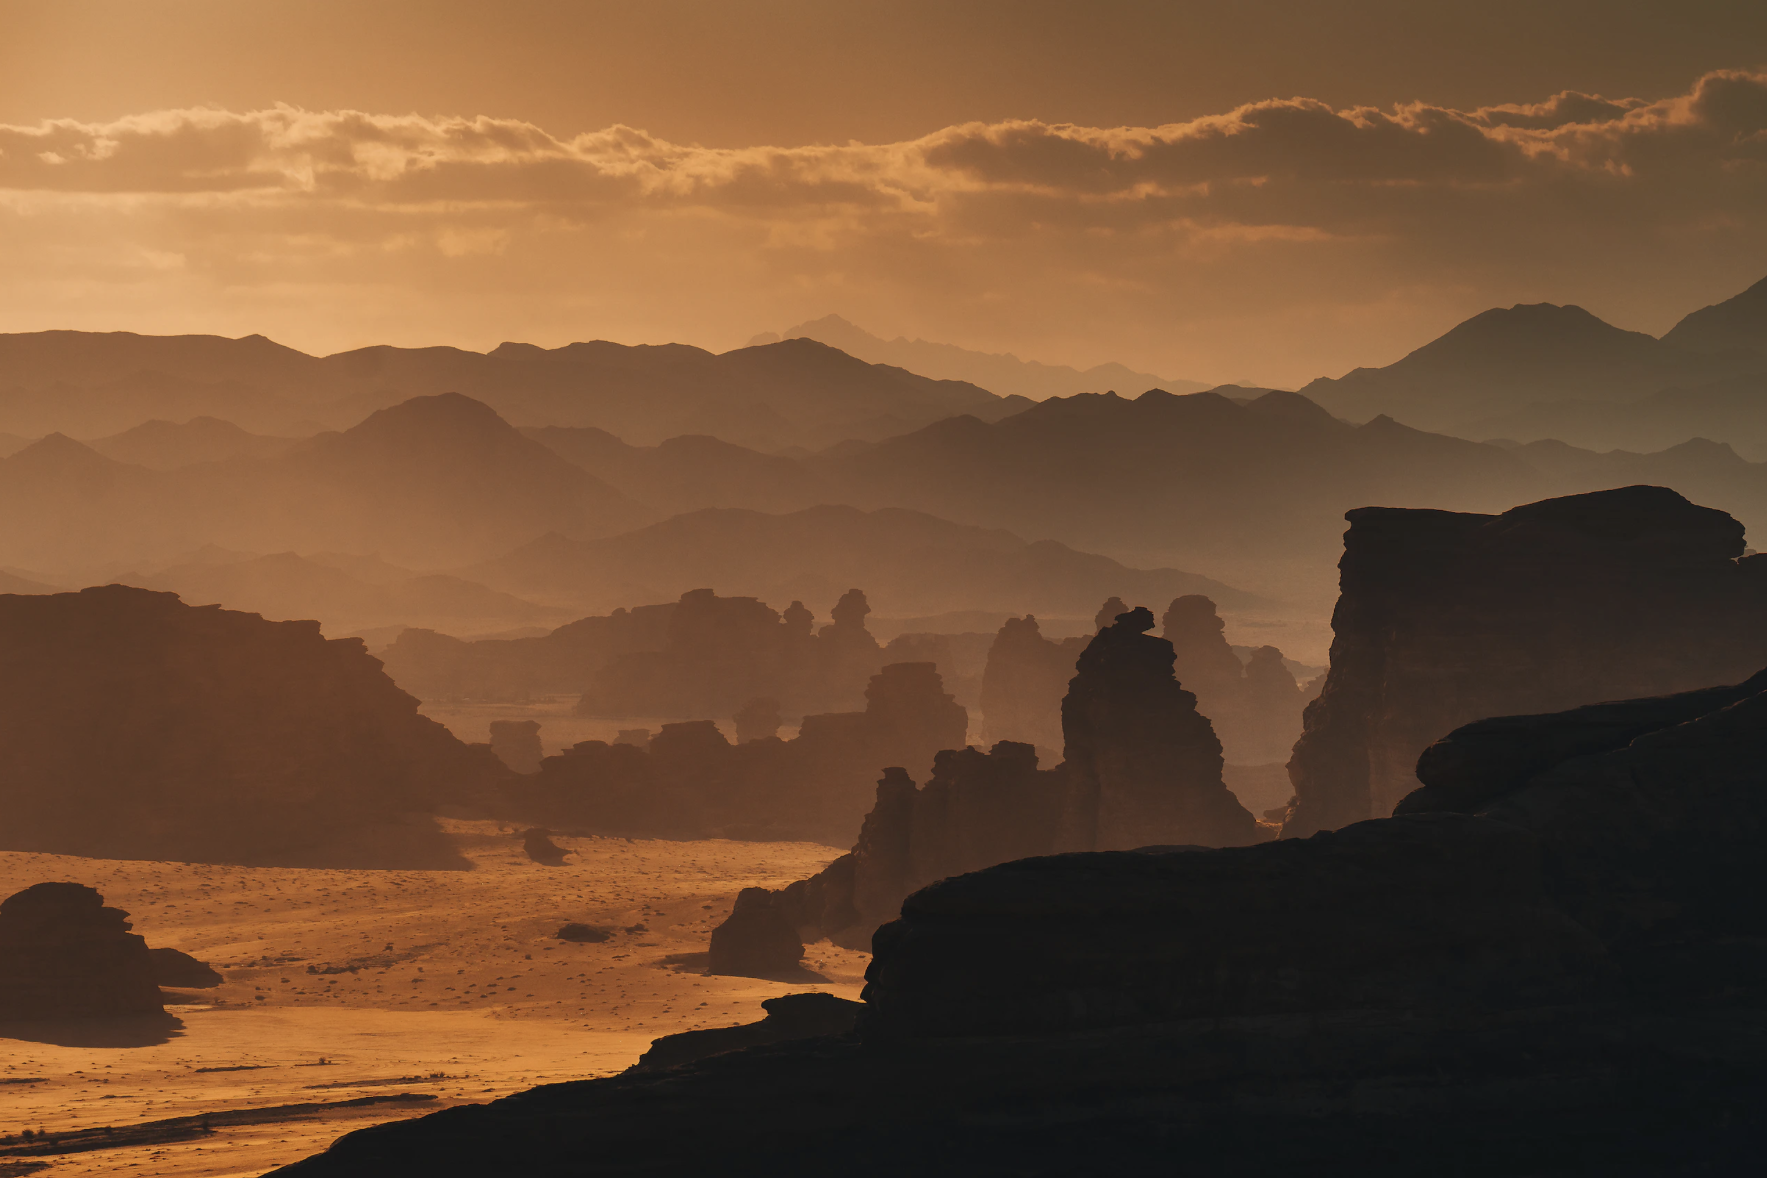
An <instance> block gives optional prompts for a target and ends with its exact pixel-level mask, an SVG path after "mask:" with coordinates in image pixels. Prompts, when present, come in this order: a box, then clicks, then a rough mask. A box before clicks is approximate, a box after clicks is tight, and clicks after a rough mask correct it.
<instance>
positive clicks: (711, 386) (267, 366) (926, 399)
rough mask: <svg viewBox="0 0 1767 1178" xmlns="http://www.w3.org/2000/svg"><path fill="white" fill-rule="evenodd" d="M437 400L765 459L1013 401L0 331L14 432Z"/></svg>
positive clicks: (913, 389)
mask: <svg viewBox="0 0 1767 1178" xmlns="http://www.w3.org/2000/svg"><path fill="white" fill-rule="evenodd" d="M449 392H457V393H463V394H466V395H468V396H471V397H473V398H476V399H478V400H481V401H483V402H485V403H486V404H489V405H491V406H492V407H493V408H495V409H496V410H497V411H498V412H499V413H501V414H502V415H503V416H505V417H506V418H509V419H511V420H515V421H520V422H522V423H523V424H526V425H535V426H543V425H559V426H596V427H599V428H602V429H606V430H610V431H612V432H613V433H615V434H617V435H619V436H620V437H622V438H625V439H627V440H628V441H631V442H635V443H643V444H651V443H656V442H660V441H662V440H663V439H664V438H669V437H674V436H676V435H680V434H698V433H711V434H715V435H717V436H718V437H721V438H725V439H727V440H729V441H732V442H737V443H740V444H742V445H746V446H751V447H754V448H757V449H764V450H777V449H784V448H787V447H791V446H805V447H811V448H820V447H823V446H827V445H831V444H833V443H835V442H838V441H841V440H842V439H844V438H850V437H851V438H865V439H877V438H885V437H889V436H891V435H892V434H897V433H902V432H904V431H907V430H912V429H917V428H919V427H920V426H923V425H926V424H928V423H929V422H933V421H937V420H939V419H941V418H944V417H949V416H951V415H952V414H954V413H971V414H975V415H977V416H979V417H983V418H986V419H988V420H994V419H996V418H998V417H1001V416H1003V415H1005V414H1007V413H1011V412H1013V411H1014V410H1015V409H1017V408H1019V407H1021V403H1020V402H1018V401H1015V400H1014V399H1012V398H1002V397H996V396H995V395H994V394H992V393H990V392H988V391H986V390H985V389H980V388H977V387H975V386H974V385H969V384H964V383H963V382H961V381H950V380H931V379H928V378H927V377H924V376H916V375H915V374H914V373H912V372H905V371H903V370H902V369H899V368H891V367H888V366H885V365H876V364H867V363H865V362H863V361H861V360H856V359H854V358H853V357H851V356H848V355H846V354H844V353H842V352H839V351H836V350H835V349H833V348H830V347H827V346H825V345H823V344H818V343H816V342H815V341H813V340H789V341H786V342H784V343H780V344H774V345H771V346H768V347H760V348H743V349H739V350H737V351H734V352H726V353H724V354H723V355H714V354H713V353H711V352H708V351H705V350H703V349H701V348H694V347H689V346H687V345H685V344H666V345H661V346H654V347H653V346H639V347H626V346H624V345H621V344H614V343H607V342H605V341H597V342H593V343H577V344H569V345H566V346H564V347H561V348H552V349H547V348H540V347H536V346H534V345H532V344H519V343H506V344H503V345H501V346H499V347H498V348H496V349H494V350H493V351H491V352H490V353H488V354H481V353H478V352H469V351H464V350H462V349H459V348H393V347H370V348H361V349H358V350H356V351H352V352H340V353H338V354H337V355H333V356H326V357H324V358H320V357H315V356H308V355H305V354H304V353H301V352H297V351H294V350H293V349H290V348H284V347H282V346H281V345H279V344H274V343H271V342H270V341H269V340H266V339H264V338H263V337H261V336H248V337H246V338H245V339H239V340H229V339H223V338H221V337H219V336H138V335H133V334H130V333H127V332H115V333H109V334H95V333H86V332H65V331H64V332H38V333H34V334H27V335H0V429H4V430H7V431H10V432H13V433H17V434H25V435H34V434H43V433H48V432H51V431H56V430H59V431H62V432H67V433H74V434H80V435H83V436H86V437H94V436H105V435H109V434H112V433H115V432H118V431H120V430H124V429H128V428H130V427H133V426H135V425H137V424H139V423H140V422H142V421H145V420H149V419H154V418H162V419H166V420H178V421H182V420H187V419H189V418H191V417H195V416H200V415H208V416H214V417H220V418H223V419H225V420H227V421H231V422H234V423H236V424H238V425H239V426H241V427H242V428H244V429H246V430H249V431H254V432H266V433H296V434H303V433H312V432H314V431H315V430H317V429H322V428H324V427H325V425H330V426H333V427H343V426H347V425H351V424H353V423H355V422H357V421H360V420H361V419H362V417H363V416H365V415H366V414H368V413H370V412H372V411H374V410H376V409H381V408H385V407H387V406H391V405H395V404H398V403H400V402H403V401H406V400H409V399H411V398H414V397H420V396H430V395H435V394H439V393H449ZM315 422H317V423H322V424H315Z"/></svg>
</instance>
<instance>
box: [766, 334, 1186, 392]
mask: <svg viewBox="0 0 1767 1178" xmlns="http://www.w3.org/2000/svg"><path fill="white" fill-rule="evenodd" d="M781 339H787V340H790V339H813V340H819V341H821V342H822V343H825V344H827V345H829V346H830V347H833V348H839V349H840V350H841V351H843V352H845V353H847V354H848V355H849V356H857V357H858V358H859V359H861V360H865V361H867V362H869V363H872V364H893V365H896V366H897V367H900V368H906V369H908V370H909V371H911V372H921V373H925V374H926V375H928V376H937V377H945V378H947V379H951V380H965V381H969V382H970V383H972V384H978V385H980V386H982V387H983V388H985V389H992V390H993V391H994V392H996V393H1000V394H1002V395H1006V394H1017V395H1019V396H1022V397H1029V398H1030V399H1031V400H1033V401H1042V400H1044V399H1046V398H1049V397H1071V396H1073V395H1074V394H1075V393H1102V392H1104V391H1105V390H1106V389H1146V388H1162V389H1165V390H1166V391H1167V392H1171V393H1196V392H1201V391H1202V390H1204V389H1206V388H1208V387H1209V385H1208V384H1207V383H1205V382H1203V381H1196V380H1176V379H1173V378H1171V377H1164V376H1155V375H1153V374H1152V373H1148V372H1136V371H1135V370H1133V369H1131V368H1127V367H1125V366H1123V365H1121V364H1098V365H1094V366H1093V367H1091V368H1087V369H1085V370H1081V369H1077V368H1070V367H1068V366H1067V365H1065V364H1041V363H1039V362H1037V361H1036V360H1021V359H1019V358H1018V357H1017V356H1015V355H1013V354H1012V353H1011V352H977V351H972V350H971V349H969V348H960V347H958V346H957V345H956V344H940V343H934V342H932V341H931V340H923V339H906V338H904V337H902V336H897V337H896V338H895V339H892V340H887V339H884V338H883V337H881V336H877V335H873V334H872V333H871V332H869V331H866V330H865V329H864V328H862V327H857V326H855V325H854V324H852V323H849V322H847V321H846V320H845V319H842V318H841V317H840V316H839V315H825V316H823V317H822V318H821V319H812V320H810V321H808V322H805V323H800V324H798V325H797V326H796V327H788V328H786V329H785V330H784V331H782V332H778V333H773V332H768V333H766V334H764V335H758V336H756V337H755V338H754V339H753V340H751V341H749V342H750V344H751V346H752V345H756V344H769V343H774V342H776V341H778V340H781Z"/></svg>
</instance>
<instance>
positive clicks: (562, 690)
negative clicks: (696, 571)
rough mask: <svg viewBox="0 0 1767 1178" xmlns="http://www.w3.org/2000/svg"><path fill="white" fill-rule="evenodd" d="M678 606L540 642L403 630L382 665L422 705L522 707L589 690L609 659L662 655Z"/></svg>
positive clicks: (599, 621) (613, 618)
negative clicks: (426, 702) (450, 702)
mask: <svg viewBox="0 0 1767 1178" xmlns="http://www.w3.org/2000/svg"><path fill="white" fill-rule="evenodd" d="M674 612H675V603H674V602H672V601H671V602H668V603H666V604H663V605H641V606H639V607H637V608H636V609H631V610H626V609H617V610H615V611H614V612H613V613H612V614H611V615H608V616H606V617H591V618H580V619H578V620H577V621H574V622H571V623H569V624H567V625H563V626H560V627H559V628H558V629H556V630H554V631H552V633H550V634H547V635H544V636H542V637H538V638H484V639H480V640H478V641H475V642H468V641H464V640H462V639H459V638H453V637H450V636H449V635H447V634H438V633H436V632H435V631H434V630H420V629H415V628H412V629H406V630H403V631H401V632H400V634H399V636H398V638H396V639H394V641H393V644H392V645H391V646H389V647H388V648H387V649H386V650H385V651H383V652H381V656H380V657H381V661H382V662H384V663H385V664H386V669H387V674H389V675H391V676H392V677H393V681H394V682H396V683H397V684H398V685H399V686H400V687H401V688H403V689H404V690H406V691H409V692H410V693H411V694H412V695H415V696H416V697H417V698H419V699H423V700H488V701H494V702H499V703H503V702H512V701H513V702H520V701H523V700H526V699H528V698H529V697H530V696H534V695H563V694H575V693H580V692H583V691H585V690H587V689H588V687H589V685H590V683H591V682H592V680H593V679H594V677H595V675H596V673H597V672H599V671H600V670H601V669H602V668H603V667H604V666H606V665H607V663H608V662H609V661H611V660H612V659H614V658H616V657H618V656H620V655H623V654H630V653H633V652H635V651H647V650H661V649H662V648H663V646H664V644H665V643H666V642H667V641H668V632H669V619H670V617H671V616H672V615H673V614H674Z"/></svg>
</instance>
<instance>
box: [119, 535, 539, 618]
mask: <svg viewBox="0 0 1767 1178" xmlns="http://www.w3.org/2000/svg"><path fill="white" fill-rule="evenodd" d="M324 560H325V558H323V557H320V558H311V557H304V556H297V555H295V554H294V553H292V552H282V553H276V554H274V555H270V556H257V557H251V558H248V559H245V560H221V561H194V562H189V563H184V564H178V565H173V566H171V567H169V568H164V569H159V570H157V571H155V572H152V573H147V574H126V575H123V576H119V577H115V578H113V579H114V580H115V581H117V582H118V583H120V584H124V585H137V586H140V587H141V588H143V589H159V590H167V591H170V592H173V593H176V594H178V596H179V597H180V598H182V599H183V600H184V601H185V602H187V603H188V604H190V605H220V606H222V607H224V608H226V609H236V610H240V611H242V612H245V613H254V614H261V615H262V616H263V617H265V618H268V619H271V620H273V621H285V620H290V619H305V618H313V619H317V620H318V621H319V622H320V623H322V624H323V625H324V626H325V628H326V630H327V632H328V633H330V634H332V635H334V636H335V635H340V634H346V633H349V632H350V631H353V630H366V629H372V628H375V627H380V626H395V625H407V626H427V627H431V628H434V629H446V630H453V629H459V628H478V629H483V628H484V627H485V626H486V625H487V624H496V625H501V626H520V625H532V624H536V623H541V622H547V621H553V622H556V621H557V620H559V619H560V617H561V611H559V610H556V609H547V608H545V607H543V606H537V605H534V604H533V603H532V602H527V601H523V600H521V599H520V598H517V597H512V596H510V595H509V594H507V593H499V592H497V591H496V590H494V589H487V588H485V587H484V586H483V585H477V584H474V583H473V582H471V581H464V580H461V579H460V578H458V577H449V576H442V575H439V574H437V575H429V576H418V575H416V574H413V573H411V572H409V571H405V570H397V571H399V572H401V573H402V574H403V575H402V576H398V577H395V578H392V579H388V580H382V581H379V582H370V581H368V580H365V579H363V578H361V577H357V576H353V575H351V573H349V572H346V571H344V570H343V569H340V568H336V567H331V566H330V565H328V564H326V563H324Z"/></svg>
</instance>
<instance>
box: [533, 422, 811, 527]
mask: <svg viewBox="0 0 1767 1178" xmlns="http://www.w3.org/2000/svg"><path fill="white" fill-rule="evenodd" d="M522 433H524V434H526V435H527V436H528V437H530V438H533V439H534V440H535V441H537V442H539V443H541V444H542V445H544V446H546V447H547V448H548V449H550V450H552V451H553V452H554V453H557V454H559V455H560V456H562V457H564V458H567V459H569V460H570V461H572V462H574V463H576V464H577V465H578V466H581V467H582V468H583V469H584V470H588V471H592V472H593V473H595V474H597V475H599V476H600V477H602V478H604V479H606V480H607V481H608V482H610V483H612V484H613V485H614V486H617V487H618V488H620V490H622V491H624V492H625V493H626V494H628V495H630V496H632V497H633V498H634V499H637V500H639V501H640V502H642V503H645V504H648V505H650V506H651V507H654V508H656V509H657V510H658V511H660V512H664V513H667V514H679V513H681V512H686V511H697V510H698V509H700V508H702V507H750V508H754V509H755V510H757V511H796V510H798V509H800V508H804V507H811V506H814V505H815V504H817V503H820V502H823V501H824V500H826V499H827V498H828V496H827V494H826V493H825V489H824V480H823V479H822V477H821V476H820V475H819V473H817V472H815V471H812V470H811V469H810V468H809V467H807V466H806V465H805V464H804V463H802V462H800V461H797V460H795V459H792V458H786V457H783V456H781V455H777V454H761V453H758V452H756V451H754V450H749V449H745V448H744V447H742V446H736V445H732V444H731V443H729V442H722V441H719V440H718V439H717V438H711V437H706V436H705V435H703V434H698V435H687V436H684V437H679V438H670V439H668V440H667V441H665V442H663V443H662V444H661V445H658V446H629V445H627V444H626V443H625V442H622V441H621V440H620V439H619V438H616V437H614V436H613V435H612V434H610V433H608V432H607V431H605V430H599V429H593V428H587V427H585V428H581V429H571V428H568V427H564V426H545V427H541V428H537V429H535V428H530V429H525V430H523V431H522Z"/></svg>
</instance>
